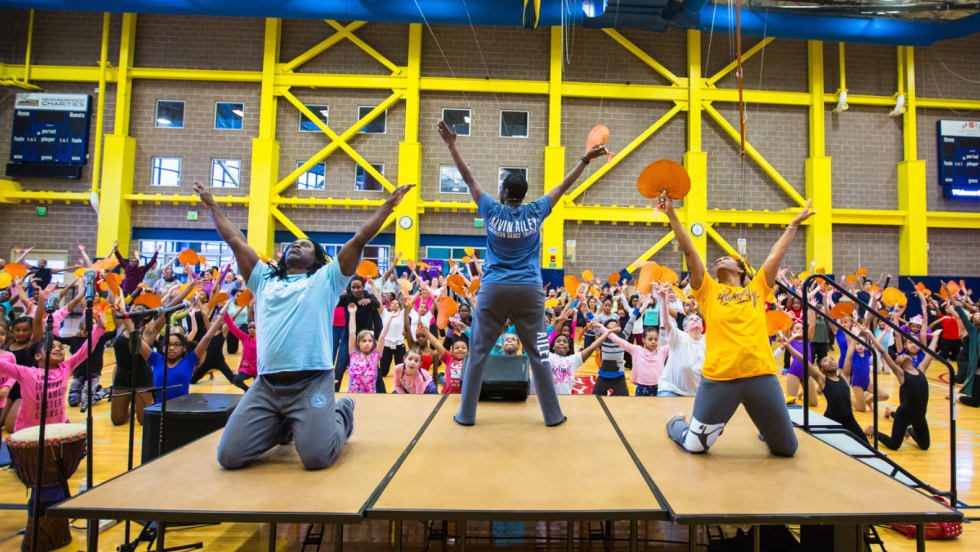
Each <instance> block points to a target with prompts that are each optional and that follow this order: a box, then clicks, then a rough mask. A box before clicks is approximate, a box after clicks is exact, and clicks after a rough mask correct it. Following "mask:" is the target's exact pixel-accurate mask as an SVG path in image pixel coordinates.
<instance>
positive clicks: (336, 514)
mask: <svg viewBox="0 0 980 552" xmlns="http://www.w3.org/2000/svg"><path fill="white" fill-rule="evenodd" d="M356 399H357V409H356V413H355V419H356V421H357V426H356V431H355V433H354V437H353V438H352V439H351V441H350V442H349V443H348V444H347V446H346V447H344V451H343V453H342V454H341V456H340V458H339V460H338V461H337V463H336V464H335V465H334V466H333V467H331V468H328V469H326V470H321V471H316V472H307V471H305V470H304V469H303V468H302V465H301V464H300V462H299V459H298V457H297V455H296V453H295V450H294V449H293V447H292V446H281V447H276V448H275V449H273V450H271V451H269V452H268V453H267V454H266V455H264V456H263V457H262V458H261V459H260V460H259V461H258V462H256V463H255V465H252V466H250V467H247V468H244V469H241V470H236V471H230V470H224V469H222V468H220V467H219V466H218V463H217V460H216V449H217V445H218V441H219V440H220V432H216V433H214V434H211V435H209V436H207V437H205V438H202V439H200V440H198V441H195V442H193V443H191V444H189V445H187V446H185V447H183V448H181V449H178V450H176V451H174V452H171V453H170V454H167V455H164V456H162V457H160V458H157V459H156V460H153V461H152V462H149V463H148V464H145V465H143V466H141V467H139V468H137V469H135V470H133V471H131V472H129V473H126V474H123V475H120V476H118V477H116V478H114V479H112V480H110V481H107V482H105V483H103V484H101V485H99V486H97V487H95V488H93V489H91V490H89V491H88V492H85V493H83V494H81V495H79V496H77V497H73V498H70V499H68V500H66V501H64V502H62V503H61V504H59V505H57V506H56V507H54V508H52V509H50V510H49V511H48V512H49V513H48V515H50V516H53V517H70V518H100V519H119V520H158V521H163V522H193V521H199V522H209V521H214V522H252V523H270V524H273V526H274V524H276V523H300V522H302V523H334V524H343V523H358V522H359V521H360V520H361V519H364V518H365V517H367V518H373V519H388V520H396V521H400V520H404V519H423V520H424V519H448V520H464V521H465V520H527V521H536V520H640V519H643V520H669V521H674V522H677V523H680V524H683V525H690V526H692V529H693V526H696V525H704V524H753V525H755V524H799V525H838V526H847V527H852V528H854V527H860V526H862V525H865V524H887V523H893V522H894V523H897V522H904V523H933V522H957V521H962V519H963V516H962V514H960V513H959V512H957V511H955V510H952V509H950V508H947V507H945V506H943V505H942V504H939V503H938V502H936V501H933V500H931V499H930V498H928V497H926V496H925V495H923V494H921V493H920V492H918V491H916V490H913V489H910V488H908V487H906V486H904V485H902V484H901V483H899V482H897V481H895V480H894V479H891V478H889V477H887V476H886V475H884V474H881V473H880V472H878V471H877V470H875V469H873V468H871V467H868V466H866V465H865V464H862V463H861V462H859V461H856V460H854V459H852V458H850V457H848V456H847V455H846V454H844V453H842V452H841V451H839V450H837V449H836V448H834V447H832V446H830V445H828V444H826V443H824V442H821V441H820V440H818V439H817V438H815V437H813V436H810V435H808V434H806V433H804V432H803V431H801V430H797V435H798V437H799V439H800V448H799V451H798V453H797V455H796V456H795V457H793V458H781V457H776V456H773V455H771V454H770V453H769V451H768V449H767V448H766V445H765V443H763V442H762V441H761V440H759V438H758V432H757V431H756V429H755V427H754V426H753V425H752V422H751V420H750V419H749V417H748V415H747V414H746V413H745V411H744V410H743V409H742V408H739V411H738V412H737V413H736V415H735V417H734V418H733V419H732V421H731V423H730V424H729V425H728V427H727V428H726V429H725V433H724V435H722V436H721V437H720V438H719V440H718V442H717V443H716V444H715V446H714V447H712V449H711V452H710V453H709V454H704V455H691V454H688V453H686V452H685V451H683V450H682V449H681V448H679V447H678V446H677V445H676V444H675V443H673V441H671V440H670V439H669V438H668V437H667V434H666V430H665V428H664V423H665V421H666V419H667V418H668V417H669V416H670V415H672V414H673V413H675V412H684V413H687V414H690V412H691V408H692V406H693V399H692V398H637V397H628V398H627V397H606V398H602V399H600V398H598V397H595V396H592V395H571V396H564V397H561V404H562V409H563V410H564V412H565V415H566V416H568V421H567V422H565V423H564V424H562V425H560V426H558V427H554V428H547V427H545V426H544V425H543V421H542V418H541V411H540V409H539V407H538V403H537V400H536V398H535V397H533V396H532V397H531V398H529V400H528V401H527V402H525V403H480V406H479V410H478V416H477V424H476V425H475V426H473V427H463V426H460V425H458V424H456V423H455V422H454V421H453V420H452V416H453V414H455V412H456V410H457V408H458V406H459V400H460V397H459V396H458V395H450V396H433V395H424V396H407V395H358V396H357V397H356ZM583 473H591V474H593V477H591V478H590V479H589V480H588V481H587V482H586V483H585V484H577V483H576V481H578V482H581V481H582V479H581V474H583ZM576 474H578V475H576ZM869 497H873V499H869ZM397 526H398V527H400V526H401V524H400V523H397ZM272 533H273V535H274V533H275V531H273V532H272ZM396 542H399V541H398V540H396ZM270 544H274V543H270Z"/></svg>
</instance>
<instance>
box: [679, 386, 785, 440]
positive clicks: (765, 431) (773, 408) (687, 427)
mask: <svg viewBox="0 0 980 552" xmlns="http://www.w3.org/2000/svg"><path fill="white" fill-rule="evenodd" d="M740 403H741V404H743V405H745V411H746V412H748V414H749V417H750V418H752V423H754V424H755V427H757V428H759V433H761V434H762V439H763V440H764V441H765V442H766V445H768V446H769V450H770V451H771V452H772V453H773V454H776V455H779V456H793V455H794V454H796V447H797V445H798V444H799V443H798V442H797V440H796V433H794V432H793V423H792V422H791V421H790V419H789V410H787V408H786V398H785V395H783V388H782V387H781V386H780V385H779V379H778V378H776V376H771V375H769V376H756V377H752V378H742V379H734V380H729V381H714V380H709V379H702V380H701V385H700V386H698V394H697V396H696V397H695V399H694V413H693V414H692V415H691V423H690V424H688V423H687V422H686V421H684V420H682V419H680V418H678V419H676V420H674V421H672V422H671V423H670V425H669V426H668V427H667V433H669V434H670V438H671V439H673V440H674V441H676V442H677V444H679V445H680V446H682V447H684V449H685V450H687V451H688V452H694V453H701V452H708V449H709V448H710V447H711V445H713V444H714V443H715V441H716V440H717V439H718V437H720V436H721V433H722V432H723V431H724V430H725V424H727V423H728V420H731V419H732V416H734V415H735V410H737V409H738V405H739V404H740Z"/></svg>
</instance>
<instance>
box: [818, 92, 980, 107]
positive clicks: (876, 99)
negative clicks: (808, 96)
mask: <svg viewBox="0 0 980 552" xmlns="http://www.w3.org/2000/svg"><path fill="white" fill-rule="evenodd" d="M823 101H824V103H826V104H836V103H837V102H838V101H840V93H839V92H838V93H834V94H824V96H823ZM847 103H848V104H851V105H877V106H881V107H894V106H895V96H862V95H860V94H848V95H847ZM978 103H980V102H978Z"/></svg>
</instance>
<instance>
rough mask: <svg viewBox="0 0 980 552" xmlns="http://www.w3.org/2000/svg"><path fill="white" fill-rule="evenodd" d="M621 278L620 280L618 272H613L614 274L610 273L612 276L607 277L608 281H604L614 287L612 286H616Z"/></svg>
mask: <svg viewBox="0 0 980 552" xmlns="http://www.w3.org/2000/svg"><path fill="white" fill-rule="evenodd" d="M621 278H622V276H620V274H619V273H618V272H614V273H612V274H610V275H609V279H608V280H606V281H607V282H609V285H611V286H614V285H616V284H618V283H619V280H620V279H621Z"/></svg>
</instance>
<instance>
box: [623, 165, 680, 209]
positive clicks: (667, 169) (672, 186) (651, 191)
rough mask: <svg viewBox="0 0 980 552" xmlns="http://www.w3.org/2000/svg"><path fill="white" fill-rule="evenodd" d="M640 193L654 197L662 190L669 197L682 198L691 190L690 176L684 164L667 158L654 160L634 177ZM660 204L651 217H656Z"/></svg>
mask: <svg viewBox="0 0 980 552" xmlns="http://www.w3.org/2000/svg"><path fill="white" fill-rule="evenodd" d="M636 188H637V190H639V192H640V195H642V196H643V197H647V198H650V199H656V198H657V197H658V196H659V195H660V194H661V193H663V192H664V191H666V192H667V197H669V198H670V199H683V198H684V197H685V196H687V194H688V192H690V191H691V176H690V175H689V174H687V170H685V169H684V166H683V165H681V164H679V163H676V162H674V161H671V160H669V159H661V160H659V161H654V162H653V163H650V164H649V165H647V168H645V169H643V172H641V173H640V176H639V178H637V179H636ZM661 207H662V206H661V205H659V204H658V205H657V208H656V211H655V212H654V215H653V218H657V213H659V212H660V208H661Z"/></svg>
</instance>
